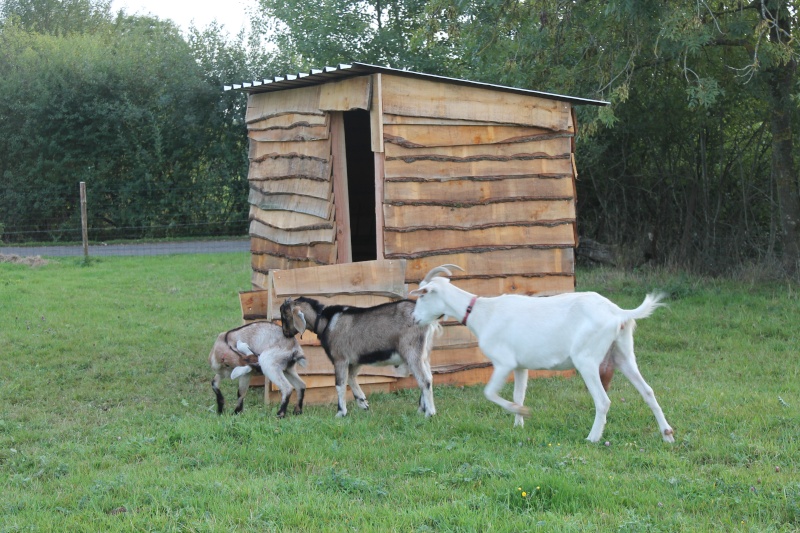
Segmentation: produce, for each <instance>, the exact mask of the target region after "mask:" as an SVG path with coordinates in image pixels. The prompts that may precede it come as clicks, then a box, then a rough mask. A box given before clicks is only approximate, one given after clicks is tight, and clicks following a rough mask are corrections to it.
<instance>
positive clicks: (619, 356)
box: [614, 339, 675, 442]
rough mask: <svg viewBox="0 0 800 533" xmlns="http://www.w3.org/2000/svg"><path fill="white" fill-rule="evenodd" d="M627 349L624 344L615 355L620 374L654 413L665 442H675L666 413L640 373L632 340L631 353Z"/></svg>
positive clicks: (615, 362)
mask: <svg viewBox="0 0 800 533" xmlns="http://www.w3.org/2000/svg"><path fill="white" fill-rule="evenodd" d="M626 349H627V347H626V346H625V345H624V344H623V345H622V346H619V350H618V351H617V352H616V354H615V358H614V364H615V365H616V366H617V368H619V370H620V372H622V374H623V375H624V376H625V377H626V378H628V380H630V382H631V383H632V384H633V386H634V387H636V390H638V391H639V394H641V395H642V398H644V401H645V402H646V403H647V405H648V406H649V407H650V410H651V411H653V414H654V415H655V417H656V422H658V429H659V431H661V437H662V438H663V439H664V441H665V442H675V436H674V434H673V433H674V432H673V430H672V426H670V425H669V423H667V419H666V418H665V417H664V411H662V410H661V406H660V405H658V402H657V401H656V395H655V394H654V393H653V389H652V388H651V387H650V385H648V384H647V382H646V381H645V380H644V378H643V377H642V374H641V372H639V367H638V366H637V365H636V357H635V356H634V354H633V340H632V339H631V342H630V352H626Z"/></svg>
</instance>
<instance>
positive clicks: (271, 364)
mask: <svg viewBox="0 0 800 533" xmlns="http://www.w3.org/2000/svg"><path fill="white" fill-rule="evenodd" d="M208 359H209V363H210V364H211V368H212V370H214V372H215V374H214V377H213V378H212V380H211V388H212V389H213V390H214V394H215V395H216V397H217V414H222V410H223V407H224V406H225V399H224V398H223V396H222V392H221V391H220V389H219V384H220V381H221V380H222V378H223V377H226V378H227V377H229V378H231V379H238V380H239V394H238V400H237V402H236V408H235V409H234V411H233V412H234V414H239V413H241V412H242V409H243V408H244V398H245V394H246V393H247V389H248V388H250V376H251V370H255V371H257V372H260V373H262V374H264V376H266V378H267V379H269V380H270V381H271V382H272V383H274V384H275V385H276V386H277V387H278V388H279V389H280V391H281V403H280V406H279V407H278V418H283V417H284V416H285V415H286V407H287V405H288V404H289V397H290V396H291V395H292V391H293V390H294V389H297V406H296V407H295V409H294V413H295V414H300V413H302V412H303V397H304V395H305V390H306V384H305V383H304V382H303V380H302V379H300V376H298V375H297V370H296V369H295V365H299V366H301V367H304V366H306V358H305V355H304V354H303V349H302V348H301V347H300V343H299V342H297V339H296V338H295V337H294V335H288V336H285V335H284V334H283V331H282V329H281V327H280V326H278V325H277V324H273V323H272V322H252V323H250V324H246V325H244V326H241V327H238V328H235V329H232V330H229V331H225V332H222V333H220V334H219V336H218V337H217V340H216V341H215V342H214V346H213V347H212V348H211V354H209V356H208ZM265 385H266V384H265Z"/></svg>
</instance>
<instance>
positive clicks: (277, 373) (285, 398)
mask: <svg viewBox="0 0 800 533" xmlns="http://www.w3.org/2000/svg"><path fill="white" fill-rule="evenodd" d="M261 371H262V372H263V373H264V375H265V376H266V377H267V379H269V380H270V381H271V382H273V383H274V384H275V386H276V387H278V389H279V390H280V391H281V404H280V405H279V406H278V418H283V417H285V416H286V407H287V406H288V405H289V398H291V396H292V391H293V390H294V388H292V384H291V383H289V380H288V379H286V376H284V375H283V369H282V368H280V367H279V366H277V365H264V364H262V365H261ZM265 385H267V384H266V383H265Z"/></svg>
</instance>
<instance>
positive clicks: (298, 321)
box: [292, 307, 306, 336]
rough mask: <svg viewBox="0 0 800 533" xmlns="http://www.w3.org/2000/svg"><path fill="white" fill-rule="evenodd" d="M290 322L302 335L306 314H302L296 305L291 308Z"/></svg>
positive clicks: (304, 328)
mask: <svg viewBox="0 0 800 533" xmlns="http://www.w3.org/2000/svg"><path fill="white" fill-rule="evenodd" d="M292 322H293V323H294V329H296V330H297V333H299V334H300V336H302V335H303V332H304V331H305V330H306V316H305V315H304V314H303V311H301V310H300V309H298V308H296V307H295V308H294V309H292Z"/></svg>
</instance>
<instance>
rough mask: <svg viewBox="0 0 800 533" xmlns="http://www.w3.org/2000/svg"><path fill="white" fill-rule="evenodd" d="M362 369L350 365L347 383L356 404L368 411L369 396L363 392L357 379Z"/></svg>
mask: <svg viewBox="0 0 800 533" xmlns="http://www.w3.org/2000/svg"><path fill="white" fill-rule="evenodd" d="M360 369H361V365H350V368H349V369H348V373H347V383H348V384H349V385H350V390H351V391H353V398H355V400H356V404H357V405H358V406H359V407H360V408H362V409H364V410H365V411H367V410H368V409H369V402H368V401H367V395H366V394H364V391H363V390H361V385H359V384H358V380H357V379H356V378H357V376H358V371H359V370H360Z"/></svg>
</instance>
